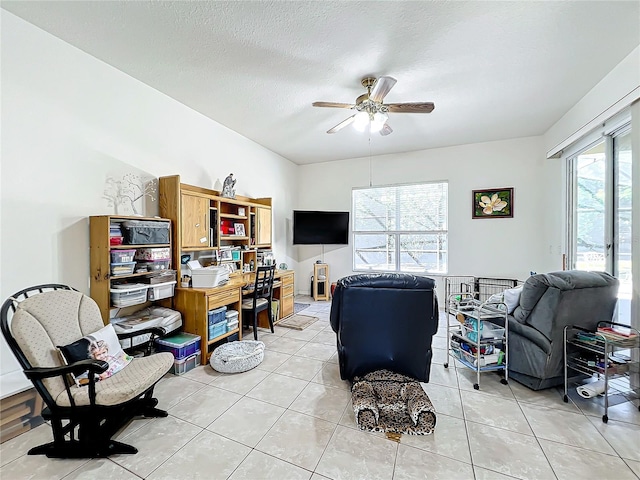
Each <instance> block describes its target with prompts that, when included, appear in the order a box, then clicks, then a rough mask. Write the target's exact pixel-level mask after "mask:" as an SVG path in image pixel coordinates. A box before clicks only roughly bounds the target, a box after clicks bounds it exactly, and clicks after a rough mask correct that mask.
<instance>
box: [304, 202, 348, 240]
mask: <svg viewBox="0 0 640 480" xmlns="http://www.w3.org/2000/svg"><path fill="white" fill-rule="evenodd" d="M348 243H349V212H319V211H308V210H294V211H293V244H294V245H347V244H348Z"/></svg>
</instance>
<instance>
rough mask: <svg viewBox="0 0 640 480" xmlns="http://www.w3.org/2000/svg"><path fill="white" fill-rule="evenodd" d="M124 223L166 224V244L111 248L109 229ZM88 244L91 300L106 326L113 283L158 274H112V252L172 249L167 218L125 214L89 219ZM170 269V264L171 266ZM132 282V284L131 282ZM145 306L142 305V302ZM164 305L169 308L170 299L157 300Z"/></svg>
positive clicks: (169, 225)
mask: <svg viewBox="0 0 640 480" xmlns="http://www.w3.org/2000/svg"><path fill="white" fill-rule="evenodd" d="M127 220H141V221H151V222H167V224H168V228H169V237H170V238H169V242H168V243H162V244H139V245H130V244H127V245H111V244H110V241H109V238H110V237H109V230H110V227H111V225H112V224H113V223H121V222H124V221H127ZM89 237H90V240H89V242H90V243H89V245H90V248H89V249H90V272H91V277H90V288H91V298H93V299H94V300H95V301H96V303H97V304H98V307H99V308H100V313H101V315H102V321H103V322H104V323H105V325H106V324H108V323H109V318H110V310H111V308H112V307H111V285H112V282H116V281H117V282H123V281H127V280H130V279H137V278H141V277H146V276H149V275H153V274H157V273H158V272H157V271H151V272H141V273H131V274H125V275H112V274H111V250H133V249H138V248H171V246H172V243H171V220H169V219H168V218H155V217H137V216H126V215H124V216H123V215H97V216H92V217H89ZM170 266H171V265H170ZM132 283H135V282H132ZM142 303H144V302H142ZM159 303H160V304H161V305H163V306H171V299H167V300H166V301H162V300H161V301H159Z"/></svg>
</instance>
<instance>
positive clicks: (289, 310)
mask: <svg viewBox="0 0 640 480" xmlns="http://www.w3.org/2000/svg"><path fill="white" fill-rule="evenodd" d="M291 314H293V295H291V296H288V297H282V298H281V299H280V318H284V317H288V316H289V315H291Z"/></svg>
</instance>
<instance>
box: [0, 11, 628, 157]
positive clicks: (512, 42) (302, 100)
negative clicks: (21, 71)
mask: <svg viewBox="0 0 640 480" xmlns="http://www.w3.org/2000/svg"><path fill="white" fill-rule="evenodd" d="M2 8H4V9H6V10H8V11H10V12H12V13H14V14H15V15H18V16H19V17H21V18H23V19H25V20H26V21H28V22H31V23H33V24H35V25H37V26H38V27H40V28H42V29H44V30H46V31H48V32H50V33H51V34H53V35H55V36H57V37H59V38H61V39H63V40H64V41H66V42H68V43H70V44H72V45H75V46H76V47H78V48H80V49H81V50H83V51H85V52H87V53H89V54H91V55H93V56H94V57H96V58H99V59H101V60H103V61H104V62H106V63H108V64H110V65H113V66H114V67H116V68H118V69H120V70H122V71H123V72H126V73H127V74H129V75H131V76H132V77H134V78H137V79H139V80H140V81H142V82H144V83H146V84H147V85H149V86H151V87H153V88H155V89H157V90H159V91H161V92H164V93H165V94H167V95H169V96H170V97H172V98H174V99H176V100H178V101H180V102H182V103H184V104H185V105H188V106H189V107H191V108H193V109H195V110H197V111H199V112H201V113H203V114H204V115H206V116H208V117H210V118H212V119H213V120H215V121H217V122H219V123H221V124H223V125H225V126H227V127H229V128H231V129H232V130H235V131H237V132H239V133H240V134H242V135H244V136H246V137H248V138H250V139H252V140H254V141H255V142H257V143H259V144H260V145H263V146H264V147H266V148H268V149H270V150H272V151H274V152H277V153H279V154H280V155H282V156H283V157H286V158H288V159H290V160H292V161H293V162H295V163H298V164H306V163H314V162H323V161H331V160H337V159H344V158H352V157H362V156H368V155H369V154H370V152H371V154H373V155H379V154H387V153H394V152H406V151H413V150H421V149H426V148H433V147H441V146H447V145H458V144H465V143H474V142H484V141H491V140H500V139H506V138H514V137H522V136H530V135H540V134H542V133H544V132H545V131H546V130H547V129H548V128H549V127H551V126H552V125H553V124H554V123H555V122H556V121H557V120H558V119H559V118H560V117H561V116H562V115H563V114H564V113H565V112H566V111H567V110H569V108H571V107H572V106H573V105H574V104H575V103H576V102H577V101H578V100H579V99H580V98H581V97H582V96H584V94H585V93H587V92H588V91H589V90H590V89H591V88H592V87H593V86H594V85H595V84H596V83H598V82H599V81H600V80H601V79H602V78H603V77H604V76H605V75H606V74H607V73H608V72H609V71H610V70H611V69H612V68H613V67H614V66H615V65H616V64H618V63H619V62H620V61H621V60H622V59H623V58H624V57H625V56H626V55H628V54H629V53H630V52H631V51H632V50H633V49H634V48H635V47H636V46H637V45H639V44H640V2H638V1H617V2H616V1H608V2H598V1H558V2H554V1H545V2H542V1H540V2H538V1H522V0H521V1H511V2H503V1H500V2H493V1H471V2H463V1H455V2H450V1H447V2H445V1H442V2H439V1H435V2H428V1H413V2H406V1H388V2H377V1H375V2H374V1H367V2H354V1H351V2H347V1H313V2H301V1H293V2H290V1H240V2H238V1H233V2H223V1H211V2H206V1H199V2H189V1H169V2H157V1H153V2H151V1H88V2H85V1H28V2H27V1H18V2H16V1H3V2H2ZM368 75H373V76H379V75H391V76H393V77H395V78H396V79H397V80H398V83H397V84H396V86H395V87H394V88H393V89H392V90H391V92H390V93H389V94H388V95H387V97H386V99H385V101H386V102H390V103H396V102H412V101H413V102H415V101H431V102H434V103H435V105H436V108H435V110H434V112H433V113H431V114H406V113H395V114H394V113H392V114H390V118H389V124H390V125H391V126H392V127H393V129H394V132H393V133H392V134H391V135H389V136H386V137H381V136H380V135H378V134H373V135H372V136H371V142H370V143H369V136H368V134H362V133H358V132H357V131H355V130H354V129H353V128H352V127H347V128H345V129H343V130H341V131H340V132H338V133H335V134H333V135H328V134H326V133H325V132H326V130H328V129H329V128H331V127H333V126H334V125H335V124H337V123H339V122H340V121H342V120H343V119H345V118H346V117H347V116H349V115H350V114H351V111H350V110H343V109H327V108H313V107H312V106H311V103H312V102H314V101H334V102H345V103H352V102H353V101H354V100H355V98H356V97H357V96H358V95H360V94H362V93H364V89H363V88H362V87H361V86H360V79H361V78H362V77H364V76H368Z"/></svg>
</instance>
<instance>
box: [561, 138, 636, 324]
mask: <svg viewBox="0 0 640 480" xmlns="http://www.w3.org/2000/svg"><path fill="white" fill-rule="evenodd" d="M569 172H570V177H569V180H570V183H569V192H570V195H569V204H570V209H569V212H570V216H569V225H570V228H569V247H570V248H569V259H568V260H569V262H568V263H569V265H568V266H569V268H573V269H578V270H592V271H606V272H609V273H611V274H612V275H614V276H615V277H617V278H618V279H619V280H620V291H619V302H618V321H619V322H621V323H626V324H629V323H630V320H631V319H630V308H631V307H630V306H631V131H630V130H629V128H628V127H627V128H626V129H619V130H618V131H617V132H615V133H612V134H611V135H606V136H603V137H601V138H600V139H599V140H596V141H595V142H594V143H592V144H591V145H589V146H588V147H586V148H585V149H583V150H582V151H580V152H579V153H578V154H576V155H574V156H572V157H571V158H570V159H569Z"/></svg>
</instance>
